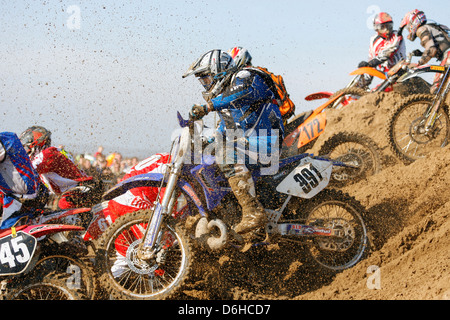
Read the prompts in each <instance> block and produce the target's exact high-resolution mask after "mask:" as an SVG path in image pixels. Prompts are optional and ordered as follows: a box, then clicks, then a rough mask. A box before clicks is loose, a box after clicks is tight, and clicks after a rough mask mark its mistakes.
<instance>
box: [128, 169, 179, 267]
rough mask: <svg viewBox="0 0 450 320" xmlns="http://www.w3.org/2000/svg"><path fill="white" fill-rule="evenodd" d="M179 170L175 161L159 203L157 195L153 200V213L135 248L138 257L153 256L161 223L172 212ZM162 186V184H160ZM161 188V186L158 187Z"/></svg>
mask: <svg viewBox="0 0 450 320" xmlns="http://www.w3.org/2000/svg"><path fill="white" fill-rule="evenodd" d="M180 172H181V166H180V165H179V164H178V163H175V164H174V165H173V166H172V167H171V168H170V174H169V179H168V181H167V186H166V188H165V191H164V196H163V198H162V201H161V203H160V202H159V197H157V200H156V201H155V206H154V207H153V213H152V215H151V217H150V220H149V223H148V224H147V228H146V229H145V232H144V236H143V241H142V243H141V244H140V245H139V248H138V250H137V255H138V258H139V259H142V260H149V259H152V258H154V257H155V255H156V253H157V252H156V250H155V244H156V240H157V237H158V234H159V233H160V230H161V225H162V223H163V221H164V219H165V218H166V217H167V216H168V215H169V214H170V213H171V212H172V209H173V206H174V204H175V198H176V197H175V188H176V185H177V182H178V177H179V175H180ZM161 187H162V186H161ZM160 190H161V188H160Z"/></svg>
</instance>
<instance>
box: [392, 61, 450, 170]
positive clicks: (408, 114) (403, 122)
mask: <svg viewBox="0 0 450 320" xmlns="http://www.w3.org/2000/svg"><path fill="white" fill-rule="evenodd" d="M429 68H431V69H433V70H434V72H438V73H442V74H443V75H444V76H443V78H442V81H441V84H440V86H439V88H438V90H437V91H436V93H435V94H434V95H431V94H415V95H411V96H409V97H407V98H404V99H403V100H402V101H401V102H400V103H399V104H398V105H397V106H396V108H395V109H394V110H392V112H391V115H390V116H389V119H388V123H387V137H388V142H389V146H390V149H391V150H392V152H393V153H394V154H395V155H396V156H397V157H398V158H399V159H400V160H401V161H402V162H404V163H405V164H410V163H412V162H414V161H415V160H417V159H421V158H424V157H426V156H427V154H429V153H430V152H431V151H433V150H436V149H437V148H440V147H444V146H446V145H447V144H448V140H449V136H450V129H449V125H450V123H449V114H448V112H449V110H448V109H449V108H448V103H449V102H448V100H447V97H448V92H449V90H450V81H449V68H448V67H444V66H437V65H436V66H429Z"/></svg>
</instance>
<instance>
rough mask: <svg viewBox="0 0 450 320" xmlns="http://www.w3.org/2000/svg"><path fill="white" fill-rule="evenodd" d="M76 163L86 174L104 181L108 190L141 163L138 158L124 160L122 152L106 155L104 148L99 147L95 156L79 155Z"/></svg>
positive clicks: (76, 157)
mask: <svg viewBox="0 0 450 320" xmlns="http://www.w3.org/2000/svg"><path fill="white" fill-rule="evenodd" d="M75 161H76V164H77V165H78V167H79V168H81V169H82V170H83V171H84V172H86V174H88V175H89V176H93V177H94V178H97V179H99V180H102V181H103V185H104V187H105V188H106V189H108V188H109V187H112V186H114V185H115V184H116V183H117V182H119V181H120V180H121V179H122V177H123V176H124V175H125V174H126V173H128V172H129V170H130V169H131V168H132V167H133V166H135V165H136V164H137V163H138V162H139V159H138V158H137V157H130V158H124V157H123V156H122V154H121V153H120V152H114V153H111V154H108V155H106V154H104V149H103V147H102V146H99V147H98V149H97V151H96V152H95V153H94V154H93V155H91V154H89V153H84V154H77V155H76V156H75Z"/></svg>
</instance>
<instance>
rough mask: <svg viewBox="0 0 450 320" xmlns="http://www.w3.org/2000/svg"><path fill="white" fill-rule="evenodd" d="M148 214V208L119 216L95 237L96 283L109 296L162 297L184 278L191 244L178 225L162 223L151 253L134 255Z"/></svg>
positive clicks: (187, 269)
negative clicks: (97, 245) (99, 235)
mask: <svg viewBox="0 0 450 320" xmlns="http://www.w3.org/2000/svg"><path fill="white" fill-rule="evenodd" d="M151 214H152V211H151V210H140V211H136V212H131V213H128V214H126V215H123V216H121V217H119V218H118V219H117V220H116V221H115V222H114V223H113V224H112V225H110V226H109V227H108V229H107V230H106V231H105V233H104V234H103V235H102V237H101V238H100V239H99V247H98V250H97V261H98V264H99V268H100V272H101V273H102V276H101V277H100V283H101V285H102V286H103V287H104V289H105V290H106V291H107V294H110V297H111V298H113V299H124V300H146V299H148V300H161V299H166V298H169V297H170V296H172V295H173V294H174V293H175V292H177V291H178V289H179V288H180V287H181V286H182V285H183V283H184V281H185V279H186V278H187V275H188V273H189V269H190V264H191V243H190V240H189V238H188V237H187V235H186V234H185V231H184V229H183V228H182V227H181V226H170V225H168V224H163V225H162V227H161V231H160V233H159V235H158V238H157V243H156V244H155V248H154V249H155V252H154V253H155V254H154V256H153V257H152V258H149V259H146V260H142V259H140V257H139V256H138V254H137V253H138V249H139V245H140V244H141V243H142V238H143V235H144V232H145V229H146V227H147V223H148V221H149V219H150V217H151Z"/></svg>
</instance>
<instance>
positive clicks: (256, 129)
mask: <svg viewBox="0 0 450 320" xmlns="http://www.w3.org/2000/svg"><path fill="white" fill-rule="evenodd" d="M211 102H212V104H213V107H214V110H215V111H218V114H219V116H220V118H221V123H220V126H219V128H218V131H219V132H220V133H221V134H226V130H227V129H228V130H230V129H231V130H236V129H241V130H243V132H244V134H245V136H246V137H247V138H249V137H257V138H262V137H269V138H270V137H271V136H276V137H278V139H279V140H280V141H282V140H283V138H284V127H283V121H282V118H281V113H280V109H279V106H278V105H277V104H276V102H275V95H274V94H273V93H272V91H271V90H270V89H269V87H268V85H267V84H266V83H265V82H264V80H263V78H262V77H261V76H259V75H258V74H257V72H256V71H253V70H251V69H244V70H241V71H239V72H238V73H236V74H235V75H234V76H233V78H232V80H231V82H230V84H229V86H228V87H226V88H225V89H224V90H223V92H222V93H221V94H220V95H218V96H217V97H216V98H213V99H211ZM272 129H276V131H272Z"/></svg>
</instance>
